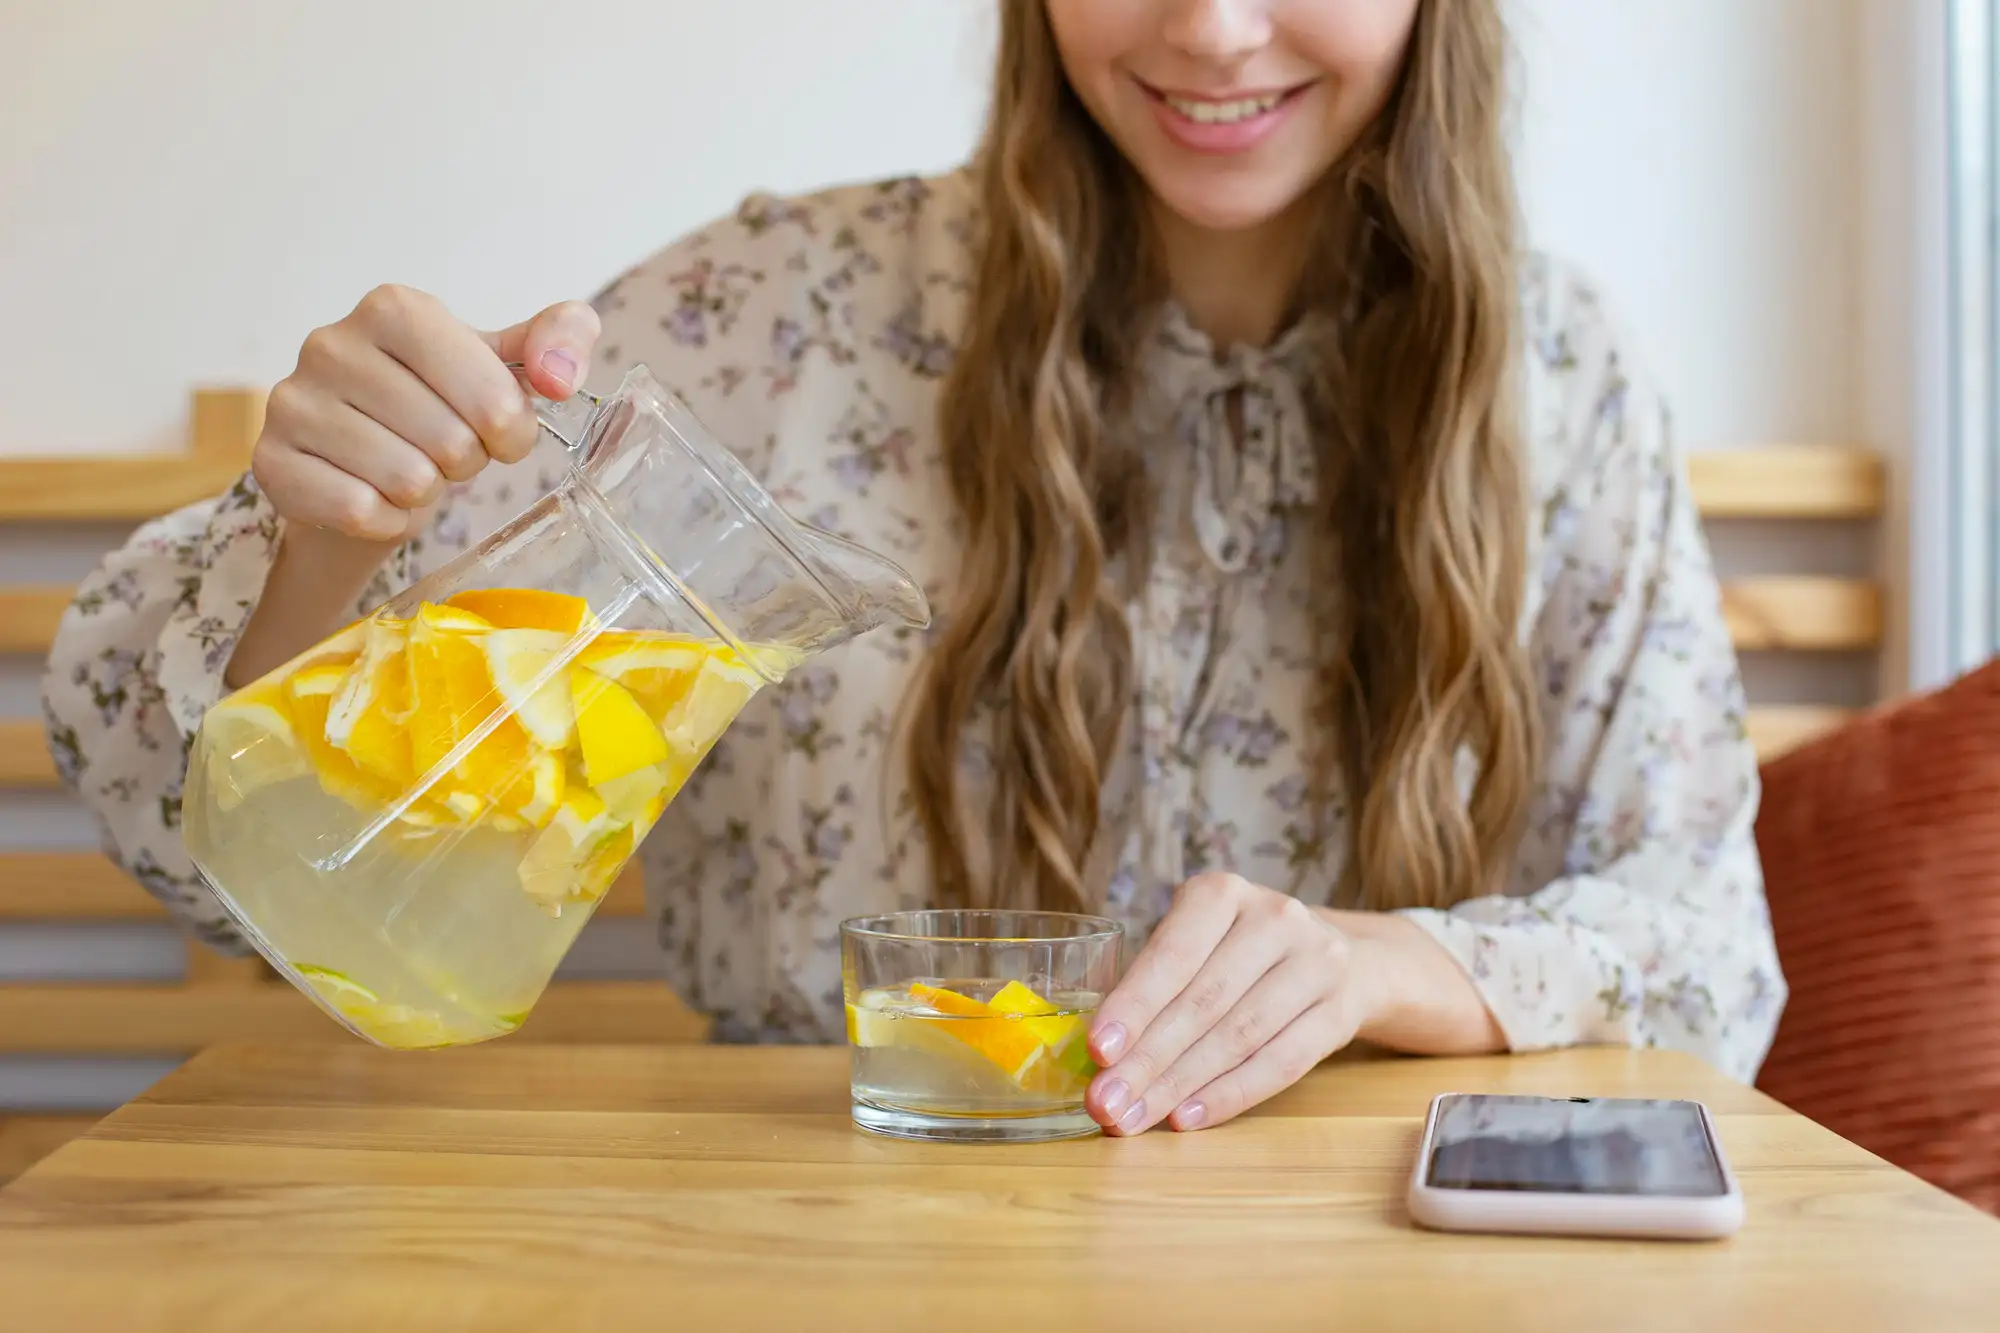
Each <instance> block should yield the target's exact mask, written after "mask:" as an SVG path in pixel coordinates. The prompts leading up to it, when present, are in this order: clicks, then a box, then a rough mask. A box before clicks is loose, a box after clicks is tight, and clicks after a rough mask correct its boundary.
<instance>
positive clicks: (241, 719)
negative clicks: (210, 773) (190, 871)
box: [202, 681, 312, 810]
mask: <svg viewBox="0 0 2000 1333" xmlns="http://www.w3.org/2000/svg"><path fill="white" fill-rule="evenodd" d="M285 703H286V701H285V691H284V685H283V682H281V681H259V682H258V683H257V684H255V685H251V686H248V687H247V688H245V689H242V690H238V691H237V692H236V693H235V694H232V695H231V696H229V698H227V699H224V700H223V701H222V702H221V703H219V704H217V705H216V706H215V707H214V708H212V709H210V710H209V713H208V716H207V717H206V718H204V719H203V721H202V731H203V735H204V743H205V744H206V745H207V746H208V747H209V752H210V753H211V754H213V755H214V756H215V757H216V759H217V760H218V761H220V764H221V767H220V770H219V771H221V772H222V773H223V774H224V775H225V781H223V782H222V784H221V789H220V790H219V791H218V792H217V793H216V805H217V806H218V808H220V809H223V810H233V809H235V808H236V807H237V806H238V805H240V804H242V802H243V800H244V798H245V797H247V796H249V795H250V794H251V793H253V792H256V791H261V790H262V789H264V788H265V787H269V786H273V785H275V784H277V783H280V782H286V781H289V780H291V779H292V778H302V777H306V776H308V775H309V774H311V772H312V762H311V760H310V759H308V758H307V757H306V754H305V751H304V750H303V749H301V748H300V746H299V738H298V734H297V732H296V731H295V730H294V729H293V727H292V718H291V712H290V710H289V709H288V708H287V707H286V706H285Z"/></svg>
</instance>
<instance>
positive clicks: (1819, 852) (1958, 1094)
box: [1757, 661, 2000, 1213]
mask: <svg viewBox="0 0 2000 1333" xmlns="http://www.w3.org/2000/svg"><path fill="white" fill-rule="evenodd" d="M1763 778H1764V795H1763V804H1762V809H1761V813H1760V815H1759V817H1758V820H1757V844H1758V848H1759V851H1760V852H1761V854H1762V858H1763V862H1764V875H1765V883H1766V886H1767V890H1768V892H1769V895H1770V901H1771V920H1772V925H1773V927H1774V929H1775V931H1776V933H1777V940H1778V953H1779V958H1780V960H1781V962H1782V964H1783V966H1784V969H1785V976H1786V979H1787V980H1788V981H1789V982H1790V984H1791V999H1790V1001H1789V1002H1788V1003H1787V1005H1786V1007H1785V1013H1784V1017H1783V1020H1782V1022H1781V1023H1780V1025H1779V1028H1778V1036H1777V1041H1776V1044H1775V1045H1774V1046H1773V1047H1772V1050H1771V1054H1770V1058H1769V1059H1768V1060H1767V1061H1766V1062H1765V1064H1764V1068H1763V1071H1762V1072H1761V1073H1760V1074H1759V1076H1758V1079H1757V1084H1758V1086H1759V1087H1760V1088H1762V1089H1763V1090H1764V1091H1766V1092H1768V1093H1770V1094H1771V1095H1772V1096H1773V1097H1776V1098H1777V1099H1778V1100H1779V1101H1782V1102H1784V1103H1786V1104H1787V1105H1789V1106H1791V1107H1792V1108H1793V1109H1794V1110H1797V1111H1799V1112H1800V1113H1801V1114H1803V1115H1806V1116H1809V1117H1811V1118H1812V1119H1814V1120H1817V1121H1819V1122H1820V1123H1821V1124H1823V1125H1825V1126H1827V1127H1828V1128H1829V1129H1832V1130H1833V1131H1834V1132H1835V1133H1837V1134H1840V1135H1841V1136H1843V1137H1845V1138H1848V1139H1851V1140H1853V1141H1854V1142H1855V1143H1858V1144H1860V1145H1861V1146H1862V1147H1864V1148H1867V1149H1868V1150H1870V1151H1871V1152H1874V1153H1876V1154H1877V1155H1879V1156H1881V1157H1884V1158H1887V1159H1888V1160H1889V1161H1891V1162H1894V1163H1895V1164H1896V1165H1898V1166H1900V1167H1903V1168H1904V1169H1905V1170H1908V1171H1911V1172H1913V1173H1915V1174H1916V1175H1919V1176H1921V1177H1923V1178H1924V1179H1926V1180H1928V1181H1930V1182H1931V1183H1933V1184H1935V1185H1938V1186H1940V1187H1941V1188H1943V1189H1946V1190H1949V1191H1950V1192H1952V1193H1953V1194H1956V1195H1958V1196H1959V1197H1961V1198H1963V1199H1966V1200H1968V1201H1970V1202H1972V1203H1974V1204H1976V1205H1978V1206H1979V1207H1981V1208H1984V1209H1986V1210H1987V1211H1989V1212H1996V1213H2000V661H1995V662H1992V663H1989V664H1987V665H1986V666H1984V667H1982V668H1980V669H1979V670H1977V671H1974V672H1972V673H1970V674H1968V675H1966V676H1963V677H1961V678H1960V679H1958V680H1957V681H1956V682H1954V683H1952V684H1951V685H1949V686H1947V687H1945V688H1944V689H1942V690H1940V691H1938V692H1936V693H1934V694H1930V695H1926V696H1922V697H1919V698H1915V699H1911V700H1908V701H1906V702H1903V703H1900V704H1897V705H1893V706H1890V707H1887V708H1882V709H1878V710H1876V711H1875V712H1873V713H1870V714H1867V715H1865V716H1863V717H1862V718H1860V719H1858V720H1857V721H1856V722H1854V723H1853V724H1852V725H1850V726H1848V727H1846V728H1844V729H1842V730H1840V731H1838V732H1835V733H1833V734H1832V735H1830V736H1826V737H1823V738H1822V739H1820V740H1818V741H1816V742H1813V743H1811V744H1808V745H1805V746H1803V747H1801V748H1799V749H1797V750H1794V751H1792V752H1791V753H1789V754H1785V755H1781V756H1780V757H1778V758H1777V759H1775V760H1773V761H1772V762H1771V763H1769V764H1767V765H1766V766H1765V768H1764V773H1763Z"/></svg>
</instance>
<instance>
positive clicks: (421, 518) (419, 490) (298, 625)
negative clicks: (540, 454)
mask: <svg viewBox="0 0 2000 1333" xmlns="http://www.w3.org/2000/svg"><path fill="white" fill-rule="evenodd" d="M597 335H598V325H597V312H596V311H594V310H592V309H591V308H590V307H589V306H587V305H585V304H583V303H582V302H579V301H565V302H563V303H562V304H560V305H552V306H550V307H549V308H548V309H547V310H544V311H542V313H541V314H539V315H536V316H535V317H534V318H533V319H530V320H527V321H526V322H524V323H520V324H516V325H515V326H514V327H513V328H511V329H503V330H501V331H500V332H498V333H482V332H480V331H479V330H477V329H474V328H472V327H470V326H469V325H466V324H463V323H460V322H459V321H458V320H457V319H454V318H453V317H452V315H451V313H450V312H449V311H447V310H446V309H445V308H444V306H443V305H442V304H441V303H440V302H439V301H438V300H437V298H435V297H433V296H427V295H425V294H424V293H423V292H418V291H412V290H410V289H409V288H407V287H377V288H376V289H375V290H374V291H372V292H370V293H368V295H367V296H365V297H363V298H362V299H361V304H360V305H358V306H356V307H355V308H354V313H353V314H351V315H349V316H347V318H345V319H343V320H341V321H340V322H339V323H337V324H329V325H327V326H326V327H325V328H323V329H315V330H314V331H313V333H312V335H311V336H310V337H308V338H307V339H306V342H305V347H304V348H303V349H301V351H300V352H299V364H298V369H296V370H294V371H293V372H292V373H291V374H290V375H287V376H286V377H285V378H284V379H283V380H280V381H279V382H278V384H277V385H276V386H275V387H274V388H273V389H272V390H271V398H270V403H269V405H268V406H267V407H266V409H265V412H264V432H263V434H262V435H260V436H259V437H258V439H257V447H256V450H255V452H254V453H253V454H252V455H251V461H250V471H251V473H252V474H253V475H254V476H255V477H256V478H257V485H258V486H259V487H260V488H261V489H262V490H263V492H264V494H265V495H266V496H268V497H269V498H270V500H271V503H272V505H273V506H274V507H275V508H276V509H277V511H278V513H279V514H280V515H281V516H282V517H283V518H284V519H285V520H286V523H285V530H284V537H283V540H281V541H280V542H279V544H278V549H277V553H276V556H275V557H274V559H273V561H272V563H271V568H270V572H269V575H268V577H267V579H266V581H265V583H264V592H263V595H262V596H261V597H259V598H258V600H257V605H256V607H255V609H254V610H252V612H251V613H250V619H249V621H248V622H247V623H246V624H245V625H244V627H243V633H242V635H241V636H240V637H239V638H238V640H237V642H236V648H235V651H234V652H233V653H232V654H231V656H230V659H229V662H228V665H227V666H226V667H225V669H224V671H223V684H224V685H226V686H228V687H229V688H231V689H234V688H236V687H238V686H241V685H244V684H246V683H248V682H249V681H252V680H255V679H257V678H258V677H259V676H262V675H263V674H264V673H265V672H266V671H269V670H271V669H272V668H273V667H276V666H278V665H280V664H281V663H284V662H286V661H289V660H290V659H291V658H292V657H293V656H294V655H295V654H297V653H299V652H302V651H303V650H305V649H307V648H310V647H311V646H312V645H313V644H315V643H318V642H319V641H320V640H321V639H323V638H325V637H326V636H327V635H329V634H331V633H333V632H334V631H335V630H337V629H339V628H340V626H341V625H343V624H345V623H346V622H347V621H348V620H349V619H351V618H352V617H353V614H354V604H355V601H356V600H357V599H358V598H359V597H360V596H361V593H362V591H363V589H364V588H366V587H367V585H368V581H369V579H371V578H372V577H373V576H374V574H375V572H376V571H377V570H378V569H380V568H381V565H382V562H383V560H384V559H386V558H387V557H388V555H389V553H390V552H391V551H393V550H395V549H396V547H397V545H399V544H400V543H402V542H404V541H406V540H408V539H409V538H411V537H414V536H417V535H418V534H420V533H422V532H423V531H424V529H425V528H426V527H427V526H428V525H429V523H430V519H431V512H432V510H433V509H434V508H436V506H437V502H438V500H439V498H440V497H442V496H443V494H444V488H445V487H446V485H448V484H449V483H451V482H454V481H465V480H466V479H468V478H470V477H474V476H476V475H478V473H479V471H480V469H482V468H484V467H485V466H486V465H487V464H488V463H491V462H495V461H498V462H502V463H513V462H518V461H519V460H521V459H523V458H525V457H527V455H528V451H529V450H531V449H532V448H534V445H535V433H536V430H537V429H538V428H537V426H536V424H535V415H534V411H533V409H531V408H530V407H529V406H528V400H527V396H526V394H524V393H523V392H522V388H521V383H520V380H518V379H517V378H516V377H515V372H513V371H511V370H509V369H507V367H506V365H505V363H506V362H509V361H518V362H520V363H521V364H522V365H524V366H525V367H526V368H527V369H526V370H525V371H523V372H522V373H523V374H524V375H525V376H526V377H527V379H528V381H529V384H530V385H531V386H532V387H533V389H534V390H535V392H536V393H539V394H541V395H543V396H544V397H546V398H551V399H558V400H560V399H564V398H567V397H569V396H570V394H572V393H573V392H575V390H576V386H577V385H579V384H581V383H582V382H583V377H584V375H585V373H586V372H587V371H588V370H589V368H590V354H591V351H592V350H593V349H594V348H595V347H596V345H597Z"/></svg>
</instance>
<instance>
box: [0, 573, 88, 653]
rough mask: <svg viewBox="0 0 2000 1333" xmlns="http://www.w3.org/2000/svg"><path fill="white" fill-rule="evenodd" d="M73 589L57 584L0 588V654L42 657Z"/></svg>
mask: <svg viewBox="0 0 2000 1333" xmlns="http://www.w3.org/2000/svg"><path fill="white" fill-rule="evenodd" d="M75 595H76V589H74V588H70V587H65V586H63V585H61V584H28V585H15V586H13V587H4V588H0V653H25V654H27V655H29V656H31V657H46V656H47V655H48V651H49V645H50V644H51V643H53V642H55V637H56V622H57V621H59V620H61V619H62V613H63V611H64V610H65V609H66V608H67V607H68V606H69V601H70V598H71V597H73V596H75Z"/></svg>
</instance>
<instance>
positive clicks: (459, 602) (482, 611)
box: [445, 588, 597, 638]
mask: <svg viewBox="0 0 2000 1333" xmlns="http://www.w3.org/2000/svg"><path fill="white" fill-rule="evenodd" d="M445 602H446V604H447V605H450V606H456V607H461V608H463V609H464V610H466V611H470V612H471V613H472V614H474V615H476V616H478V617H479V618H480V619H482V620H484V621H485V622H486V623H487V624H489V625H494V626H497V627H498V628H500V629H537V630H550V631H553V632H555V633H557V634H560V635H562V636H563V637H564V638H567V637H569V636H570V635H572V634H575V633H576V632H577V631H579V630H581V629H583V628H584V627H585V626H587V625H595V624H596V623H597V618H596V617H595V616H593V615H592V614H591V612H590V603H589V602H586V601H585V600H583V598H581V597H572V596H570V595H569V594H568V593H564V592H543V591H541V590H540V589H537V588H473V589H468V590H466V591H465V592H457V593H453V594H452V595H451V596H450V597H448V598H446V599H445Z"/></svg>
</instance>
